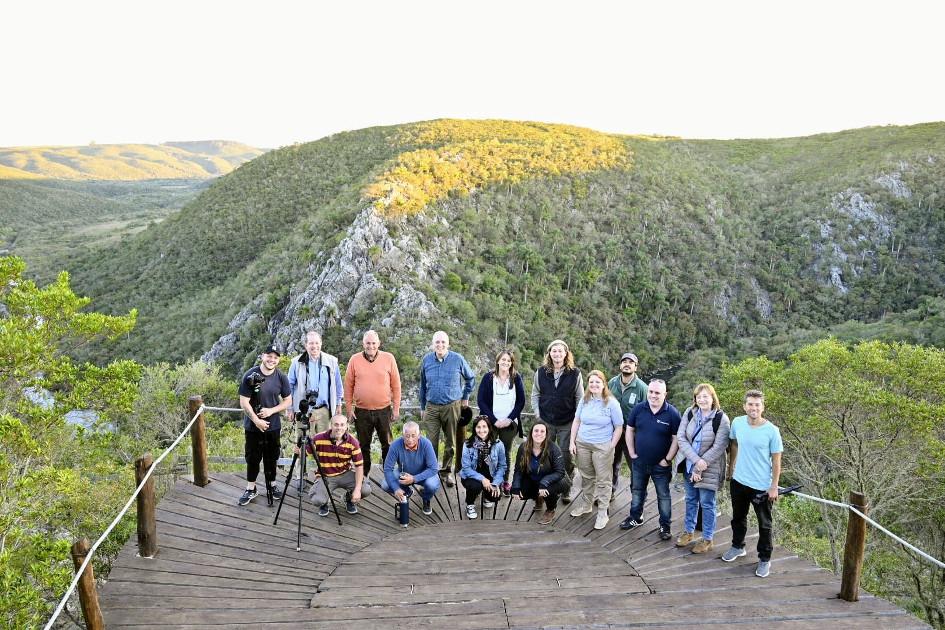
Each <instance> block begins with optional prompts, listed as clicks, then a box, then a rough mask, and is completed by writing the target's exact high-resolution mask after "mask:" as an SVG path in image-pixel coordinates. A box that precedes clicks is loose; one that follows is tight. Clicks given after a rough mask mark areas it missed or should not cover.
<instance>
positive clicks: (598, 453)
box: [570, 370, 623, 529]
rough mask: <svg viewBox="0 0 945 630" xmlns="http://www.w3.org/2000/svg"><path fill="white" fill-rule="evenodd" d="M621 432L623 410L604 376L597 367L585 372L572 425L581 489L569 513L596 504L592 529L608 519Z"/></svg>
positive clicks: (581, 511)
mask: <svg viewBox="0 0 945 630" xmlns="http://www.w3.org/2000/svg"><path fill="white" fill-rule="evenodd" d="M621 435H623V411H621V409H620V403H619V402H618V401H617V398H616V397H614V396H613V395H612V394H611V393H610V389H609V388H608V387H607V377H606V376H604V373H603V372H601V371H600V370H591V371H590V372H589V373H588V375H587V392H586V393H585V394H584V396H583V397H582V398H581V402H580V404H579V405H578V408H577V413H576V414H575V416H574V424H573V425H572V427H571V444H570V449H571V454H572V455H574V456H575V457H576V459H577V469H578V470H579V471H580V472H581V492H580V493H579V494H578V496H577V498H576V499H575V501H576V503H577V505H576V506H575V508H574V509H573V510H571V516H581V515H583V514H590V513H591V512H593V511H594V503H597V521H596V522H595V523H594V529H604V527H605V526H606V525H607V522H608V521H609V520H610V516H609V515H608V512H607V511H608V508H609V507H610V496H611V493H612V492H613V488H612V487H611V477H612V475H613V461H614V447H615V446H616V445H617V442H618V440H620V436H621Z"/></svg>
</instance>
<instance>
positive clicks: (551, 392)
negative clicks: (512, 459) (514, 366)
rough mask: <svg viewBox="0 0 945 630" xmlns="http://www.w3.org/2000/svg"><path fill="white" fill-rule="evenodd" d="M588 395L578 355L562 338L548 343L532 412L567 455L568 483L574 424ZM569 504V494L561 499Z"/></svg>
mask: <svg viewBox="0 0 945 630" xmlns="http://www.w3.org/2000/svg"><path fill="white" fill-rule="evenodd" d="M582 396H584V377H583V376H582V375H581V370H579V369H578V368H576V367H575V366H574V355H573V354H571V349H570V348H568V344H566V343H565V342H564V341H562V340H561V339H555V340H554V341H552V342H551V343H549V344H548V350H547V354H545V360H544V363H542V366H541V367H540V368H538V370H536V371H535V380H534V381H533V382H532V396H531V399H532V410H533V411H534V412H535V413H536V414H537V415H538V419H539V420H541V421H542V422H544V423H545V424H547V425H548V437H547V439H548V440H550V441H552V442H555V443H556V444H557V445H558V448H560V449H561V452H562V453H563V454H564V466H565V470H566V472H567V475H566V476H567V479H568V483H570V481H571V476H572V475H573V474H574V462H573V461H572V459H571V450H570V449H571V424H572V423H573V422H574V414H575V413H576V412H577V408H578V403H579V402H580V401H581V397H582ZM561 500H562V502H564V503H569V502H570V501H571V499H570V497H568V496H567V495H565V496H563V497H562V498H561Z"/></svg>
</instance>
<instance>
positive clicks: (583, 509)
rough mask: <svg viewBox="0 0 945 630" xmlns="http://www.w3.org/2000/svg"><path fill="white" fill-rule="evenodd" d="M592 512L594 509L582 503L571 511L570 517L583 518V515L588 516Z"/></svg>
mask: <svg viewBox="0 0 945 630" xmlns="http://www.w3.org/2000/svg"><path fill="white" fill-rule="evenodd" d="M593 511H594V508H592V507H591V506H590V505H588V504H586V503H583V504H581V505H578V506H577V507H576V508H574V509H573V510H571V516H584V515H585V514H590V513H591V512H593Z"/></svg>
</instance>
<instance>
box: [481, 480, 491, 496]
mask: <svg viewBox="0 0 945 630" xmlns="http://www.w3.org/2000/svg"><path fill="white" fill-rule="evenodd" d="M492 487H493V486H492V482H491V481H489V480H488V479H486V478H485V477H483V478H482V489H483V490H486V491H488V492H489V493H490V494H491V493H492Z"/></svg>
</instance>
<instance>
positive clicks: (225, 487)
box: [100, 465, 928, 630]
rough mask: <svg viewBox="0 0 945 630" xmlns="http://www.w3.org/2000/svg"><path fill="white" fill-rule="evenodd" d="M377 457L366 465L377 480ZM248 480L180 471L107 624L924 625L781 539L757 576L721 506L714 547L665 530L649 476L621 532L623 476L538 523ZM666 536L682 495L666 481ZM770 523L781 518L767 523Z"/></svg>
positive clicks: (129, 552) (518, 513)
mask: <svg viewBox="0 0 945 630" xmlns="http://www.w3.org/2000/svg"><path fill="white" fill-rule="evenodd" d="M379 472H380V467H379V466H377V465H375V467H374V468H373V470H372V474H371V476H372V478H374V477H377V475H378V473H379ZM243 486H244V482H243V480H242V478H241V476H239V475H235V474H219V475H214V476H213V481H212V483H210V484H209V485H208V486H206V487H205V488H197V487H195V486H193V485H191V484H190V483H188V482H185V481H181V482H180V483H178V484H177V486H176V487H175V488H174V489H173V490H172V491H171V492H169V493H168V495H167V496H165V498H164V499H163V501H162V502H161V503H160V505H159V506H158V513H157V520H158V546H159V549H160V551H159V553H158V555H157V557H156V558H154V559H143V558H139V557H137V555H136V546H135V541H134V540H130V541H129V542H128V544H127V545H126V546H125V548H124V549H123V550H122V552H121V554H120V555H119V558H118V559H117V560H116V562H115V564H114V567H113V569H112V572H111V575H110V576H109V579H108V582H107V583H106V584H105V585H104V586H103V587H102V588H101V591H100V599H101V603H102V608H103V611H104V616H105V622H106V625H107V627H109V628H119V627H133V626H137V627H147V628H193V629H197V628H221V627H224V628H230V627H240V626H247V627H255V626H262V625H266V626H273V627H276V626H283V627H297V628H338V627H339V624H348V623H350V622H355V623H357V624H358V625H357V626H356V627H361V628H447V629H450V630H461V629H464V628H546V627H554V628H622V627H647V628H670V627H672V628H678V627H680V626H695V625H699V624H711V625H717V626H720V627H728V626H737V627H738V628H740V629H753V628H758V629H762V628H764V629H765V630H769V629H772V628H773V629H780V628H792V629H793V628H817V629H818V630H820V629H822V628H823V627H825V626H827V625H829V627H830V628H831V630H842V629H844V628H856V629H857V630H864V629H867V628H884V629H885V628H927V627H928V626H926V625H925V624H923V623H922V622H921V621H920V620H919V619H917V618H916V617H913V616H911V615H909V614H908V613H906V612H905V611H903V610H901V609H900V608H897V607H896V606H893V605H892V604H890V603H888V602H886V601H884V600H882V599H879V598H876V597H872V596H871V595H869V594H867V593H863V594H862V595H861V599H860V601H859V602H857V603H848V602H844V601H842V600H839V599H837V593H838V592H839V590H840V584H839V579H838V578H836V577H834V576H833V575H832V574H830V573H828V572H826V571H823V570H821V569H819V568H817V567H816V566H814V565H812V564H811V563H809V562H807V561H805V560H801V559H799V558H798V557H797V556H795V555H793V554H791V553H789V552H787V551H785V550H784V549H781V548H776V549H775V553H774V556H773V558H772V571H771V575H770V577H768V578H766V579H761V578H758V577H755V575H754V570H755V565H756V558H755V554H754V552H753V547H754V540H753V538H751V537H750V538H749V540H748V541H747V542H748V544H747V546H748V549H749V553H748V556H747V557H746V558H740V559H738V560H736V561H735V562H733V563H731V564H727V563H723V562H722V561H721V560H720V559H719V557H720V555H721V553H722V551H724V550H725V549H727V548H728V545H729V542H730V540H731V529H730V528H729V526H728V518H727V517H722V518H720V521H719V524H718V530H719V531H718V532H717V534H716V536H715V542H716V550H714V551H713V552H712V553H709V554H706V555H703V556H699V555H694V554H692V553H690V552H689V550H688V549H677V548H676V547H675V546H674V545H673V542H672V541H661V540H659V537H658V536H657V533H656V518H657V515H656V506H655V503H654V502H653V500H654V499H655V496H654V492H653V489H652V486H651V488H650V493H649V494H650V497H649V500H650V502H649V504H648V505H647V506H646V509H645V511H644V518H645V519H646V520H645V523H644V525H643V526H642V527H639V528H637V529H635V530H632V531H629V532H624V531H621V530H620V529H619V528H618V524H619V522H620V520H621V519H622V518H624V516H626V513H627V511H628V509H629V502H630V496H629V490H628V488H627V480H626V479H624V480H622V482H621V488H620V491H619V492H618V494H617V496H616V498H615V500H614V502H613V503H612V504H611V512H610V513H611V521H610V523H609V524H608V525H607V527H606V528H605V529H603V530H600V531H596V530H594V529H593V524H594V515H593V514H591V515H588V516H584V517H580V518H571V517H570V516H569V515H568V513H567V510H565V509H564V507H566V506H561V505H559V506H558V508H559V509H558V516H557V518H556V519H555V521H554V522H553V523H552V524H551V525H549V526H541V525H538V524H537V523H536V522H535V521H536V519H537V517H538V513H533V505H532V503H531V502H527V503H525V504H524V509H523V502H522V501H519V500H517V499H512V500H510V499H504V500H502V501H500V502H499V503H498V504H497V506H496V508H495V509H494V510H486V514H485V515H484V516H485V518H482V516H483V515H482V514H480V518H479V519H477V520H474V521H470V520H468V519H466V516H465V512H464V510H462V509H461V508H462V499H461V496H462V494H463V491H462V488H445V487H444V488H443V489H442V490H441V491H440V492H439V493H438V495H437V496H438V498H439V501H438V502H436V501H435V502H434V504H433V506H434V513H433V514H432V515H431V516H425V515H424V514H422V512H421V511H420V505H419V503H418V500H419V498H418V497H416V496H415V497H414V499H413V501H414V503H413V504H412V505H411V508H412V509H411V525H410V527H409V528H407V529H404V528H402V527H401V526H400V525H399V524H398V523H397V522H395V521H394V518H393V509H392V499H391V498H390V497H389V496H387V495H386V494H384V493H383V492H382V491H381V490H380V488H379V484H377V483H375V492H376V494H375V495H374V496H371V497H368V498H367V499H365V500H364V501H363V502H362V503H361V504H360V514H358V515H354V516H351V515H348V514H347V513H345V512H344V511H343V509H342V515H341V518H342V522H343V526H341V527H339V526H338V523H337V521H336V520H335V517H334V514H332V515H331V516H329V517H328V518H322V517H319V516H318V515H317V513H316V511H315V510H314V509H313V508H312V506H311V504H310V503H308V502H307V501H306V502H305V504H304V505H303V508H304V512H303V519H302V532H303V537H302V550H301V551H300V552H296V550H295V547H296V524H297V515H298V499H297V498H296V497H295V493H294V492H292V491H290V492H289V495H288V496H287V497H286V499H285V505H284V506H283V508H282V513H281V515H280V517H279V523H278V525H276V526H273V525H272V519H273V516H274V514H275V507H272V508H270V507H268V506H267V505H266V501H265V498H264V497H263V496H260V497H257V498H256V499H255V500H254V501H253V502H252V503H250V504H249V505H248V506H245V507H239V506H238V505H237V504H236V499H237V497H238V496H239V495H240V493H241V492H242V488H243ZM673 500H674V504H673V515H674V522H673V533H674V535H675V534H677V533H678V532H679V531H681V529H682V527H681V521H682V515H683V511H684V506H683V494H682V492H681V491H680V490H676V489H674V490H673ZM776 526H777V522H776Z"/></svg>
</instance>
